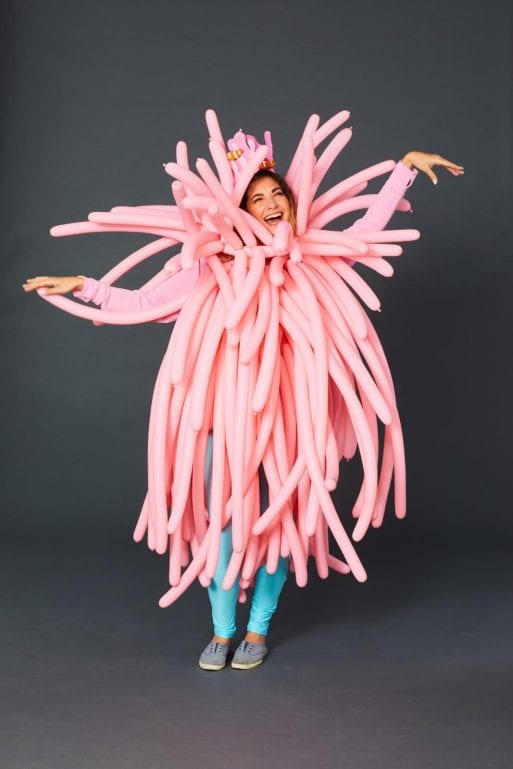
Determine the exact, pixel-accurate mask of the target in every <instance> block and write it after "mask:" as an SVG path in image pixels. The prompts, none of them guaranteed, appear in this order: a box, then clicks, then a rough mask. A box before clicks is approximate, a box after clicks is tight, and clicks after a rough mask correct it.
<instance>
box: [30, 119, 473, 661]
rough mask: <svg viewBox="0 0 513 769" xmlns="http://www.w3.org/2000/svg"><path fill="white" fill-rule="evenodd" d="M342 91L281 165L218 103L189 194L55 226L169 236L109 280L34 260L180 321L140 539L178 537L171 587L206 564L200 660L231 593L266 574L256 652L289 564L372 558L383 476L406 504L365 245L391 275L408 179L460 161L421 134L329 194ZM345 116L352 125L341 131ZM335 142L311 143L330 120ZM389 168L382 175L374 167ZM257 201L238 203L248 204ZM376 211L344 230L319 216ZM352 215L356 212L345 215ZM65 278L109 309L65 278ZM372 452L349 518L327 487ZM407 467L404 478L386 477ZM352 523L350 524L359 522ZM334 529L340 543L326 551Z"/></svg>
mask: <svg viewBox="0 0 513 769" xmlns="http://www.w3.org/2000/svg"><path fill="white" fill-rule="evenodd" d="M348 118H349V112H348V111H347V110H344V111H342V112H340V113H338V114H337V115H335V116H333V117H332V118H330V119H329V120H327V121H326V122H325V123H324V124H322V125H321V123H320V118H319V116H318V115H312V116H311V117H310V118H309V120H308V122H307V124H306V126H305V130H304V133H303V136H302V138H301V139H300V142H299V145H298V148H297V150H296V153H295V154H294V157H293V160H292V162H291V164H290V166H289V169H288V171H287V172H286V175H285V176H286V180H287V181H286V180H285V179H284V178H283V177H281V176H279V174H277V173H275V172H274V171H271V170H270V169H271V168H273V167H274V165H275V160H274V156H273V148H272V142H271V136H270V133H269V132H266V133H265V135H264V136H265V144H262V145H261V144H259V142H258V141H257V140H256V139H255V137H253V136H251V135H249V134H248V135H246V134H244V133H243V132H242V131H238V132H237V133H236V134H235V136H234V137H233V138H232V139H229V140H228V142H225V140H224V138H223V135H222V133H221V129H220V126H219V124H218V121H217V116H216V115H215V113H214V112H213V111H212V110H208V111H207V114H206V119H207V126H208V128H209V135H210V137H211V138H210V142H209V149H210V152H211V155H212V160H213V161H214V164H215V167H216V170H217V173H218V175H216V174H215V173H214V171H213V170H212V168H211V166H210V165H209V163H208V162H207V161H206V160H205V159H201V158H200V159H198V160H197V163H196V169H197V174H196V173H195V172H194V171H193V170H192V169H191V168H190V167H189V164H188V160H187V148H186V145H185V143H184V142H179V143H178V145H177V156H176V162H171V163H167V164H166V166H165V170H166V173H168V174H169V175H170V176H172V177H173V179H174V181H173V184H172V191H173V195H174V198H175V205H169V204H166V205H164V204H162V205H146V206H144V205H143V206H133V207H127V206H116V207H114V208H113V209H111V210H110V211H103V212H102V211H99V212H98V211H96V212H93V213H91V214H89V217H88V219H87V221H86V222H75V223H72V224H67V225H60V226H57V227H54V228H52V230H51V233H52V235H55V236H62V235H70V234H78V233H84V232H99V231H106V232H108V231H113V230H117V231H125V230H126V231H128V232H146V233H148V234H149V235H153V236H156V238H157V239H156V240H155V241H151V242H149V243H147V244H146V245H145V246H143V247H142V248H139V249H138V250H137V251H135V252H134V253H133V254H130V255H129V256H128V257H126V258H125V259H124V260H123V261H122V262H120V264H119V265H116V266H115V267H114V268H113V269H111V270H110V271H109V272H108V273H107V274H106V275H105V276H104V277H103V278H102V280H100V281H98V280H94V279H93V278H89V277H84V276H65V277H59V276H48V275H46V276H39V277H37V278H29V279H28V280H27V282H26V283H24V284H23V288H24V290H25V291H35V290H38V291H39V292H42V291H44V294H45V295H49V296H46V298H47V299H48V300H49V301H50V302H51V303H53V304H56V305H57V306H58V307H60V308H61V309H64V310H66V311H68V312H71V313H72V314H75V315H78V316H79V317H83V318H88V319H89V320H92V321H93V322H95V323H100V324H102V323H121V324H125V323H141V322H147V321H152V320H154V321H158V322H170V321H174V320H176V321H177V322H176V326H175V329H174V330H173V333H172V336H171V339H170V342H169V346H168V349H167V350H166V352H165V354H164V357H163V360H162V364H161V368H160V370H159V374H158V376H157V381H156V383H155V390H154V395H153V401H152V407H151V413H150V425H149V437H148V491H147V494H146V497H145V500H144V503H143V505H142V508H141V512H140V516H139V520H138V522H137V525H136V528H135V532H134V538H135V539H136V540H137V541H140V540H141V539H143V537H144V536H147V539H148V545H149V547H150V548H151V549H152V550H156V551H157V552H158V553H161V554H164V553H166V552H167V553H169V585H170V587H169V589H168V590H167V591H166V593H165V594H164V595H163V596H162V597H161V599H160V601H159V604H160V606H162V607H166V606H169V605H170V604H172V603H173V602H174V601H176V600H177V599H178V598H179V596H180V595H182V593H183V592H184V591H185V590H186V589H187V588H188V587H189V586H190V585H191V583H192V582H193V581H194V580H195V579H198V580H199V581H200V582H201V584H202V585H203V586H204V587H206V588H207V589H208V594H209V598H210V601H211V605H212V620H213V626H214V636H213V637H212V640H211V641H210V642H209V644H208V645H207V647H206V648H205V649H204V651H203V652H202V654H201V656H200V659H199V664H200V667H202V668H204V669H205V670H221V669H222V668H223V667H225V665H226V661H227V658H228V655H229V654H230V653H231V644H232V639H233V638H234V635H235V632H236V606H237V600H239V601H241V602H244V601H245V600H246V598H247V595H246V591H247V590H248V589H249V588H250V587H251V586H253V585H254V592H253V596H252V600H251V609H250V614H249V622H248V625H247V632H246V634H245V636H244V639H243V641H242V643H241V644H240V645H239V647H238V648H237V649H236V650H235V653H234V656H233V659H232V662H231V664H232V667H234V668H236V669H242V670H248V669H252V668H254V667H256V666H258V665H260V664H261V663H262V660H263V659H264V657H265V655H266V654H267V645H266V639H267V632H268V628H269V624H270V621H271V619H272V616H273V614H274V612H275V610H276V607H277V602H278V598H279V595H280V592H281V589H282V587H283V584H284V582H285V579H286V577H287V573H288V572H289V570H291V571H293V572H294V575H295V579H296V583H297V584H298V585H299V586H300V587H304V586H305V585H306V584H307V581H308V563H309V560H310V559H311V558H312V559H313V560H314V561H315V566H316V569H317V573H318V575H319V576H320V577H321V578H323V579H324V578H326V577H327V576H328V573H329V572H330V571H335V572H339V573H342V574H348V573H350V572H351V573H352V574H353V575H354V577H355V579H357V580H358V581H359V582H363V581H364V580H365V579H366V572H365V569H364V566H363V564H362V563H361V561H360V558H359V556H358V554H357V552H356V550H355V548H354V546H353V543H352V540H351V537H350V535H349V533H348V532H347V531H346V528H345V526H344V523H343V520H344V519H347V520H348V523H349V524H350V525H351V526H353V525H354V529H353V532H352V539H353V540H354V541H355V542H358V541H360V540H361V539H362V538H363V536H364V535H365V533H366V531H367V530H368V529H369V527H371V526H372V527H373V528H376V527H379V526H380V525H381V523H382V521H383V516H384V513H385V508H386V504H387V499H388V496H389V492H393V496H394V507H395V514H396V516H397V517H398V518H403V517H404V515H405V513H406V475H405V459H404V446H403V439H402V433H401V424H400V419H399V413H398V409H397V403H396V399H395V393H394V388H393V383H392V377H391V373H390V370H389V367H388V364H387V362H386V358H385V354H384V352H383V349H382V347H381V344H380V342H379V338H378V335H377V333H376V330H375V329H374V327H373V325H372V322H371V320H370V318H369V316H368V314H367V311H366V308H367V309H370V310H374V311H376V310H379V308H380V304H379V299H378V297H377V296H376V294H375V293H374V291H373V290H372V289H371V288H370V286H368V285H367V284H366V283H365V281H364V280H363V278H362V277H361V276H360V274H359V273H357V272H356V271H354V270H353V269H352V265H353V264H355V263H356V264H359V265H360V266H361V267H367V268H369V269H372V270H375V271H376V272H378V273H379V274H382V275H391V274H392V273H393V269H392V267H391V266H390V265H389V264H388V263H387V262H386V261H385V259H384V257H393V256H398V255H399V254H400V253H401V252H402V248H401V247H400V246H399V245H398V243H399V242H403V241H409V240H415V239H417V238H418V237H419V233H418V231H417V230H408V229H399V230H387V229H385V228H386V227H387V224H388V222H389V221H390V219H391V217H392V215H393V214H394V212H395V211H396V210H401V211H407V210H410V204H409V203H408V201H407V200H405V199H404V198H403V195H404V193H405V192H406V190H407V188H408V187H409V186H410V185H411V184H412V182H413V180H414V179H415V177H416V176H417V173H418V170H421V171H423V172H424V173H426V174H427V176H428V177H429V178H430V179H431V181H433V183H435V184H436V181H437V178H436V175H435V173H434V172H433V171H432V167H433V166H438V165H439V166H443V167H445V168H446V169H447V170H448V171H449V172H450V173H451V174H453V175H454V176H459V175H460V174H462V173H463V167H462V166H459V165H457V164H455V163H453V162H451V161H449V160H447V159H445V158H443V157H441V156H440V155H434V154H431V153H425V152H419V151H410V152H408V153H407V154H406V155H404V157H403V158H402V160H401V161H399V162H397V163H396V162H395V161H393V160H389V161H384V162H382V163H377V164H375V165H373V166H370V167H369V168H366V169H363V170H362V171H359V172H358V173H355V174H353V175H352V176H350V177H348V178H346V179H343V180H341V181H339V182H338V183H337V184H336V185H335V186H333V187H331V188H329V189H327V190H326V191H325V192H323V193H321V194H319V195H318V194H317V193H318V189H319V186H320V185H321V183H322V181H323V179H324V177H325V175H326V173H327V172H328V171H329V169H330V167H331V165H332V164H333V163H334V161H335V160H336V158H337V157H338V155H339V153H340V152H341V151H342V149H343V148H344V147H345V145H346V144H347V142H348V141H349V139H350V136H351V130H350V129H348V128H341V126H342V125H343V124H344V123H345V122H346V121H347V120H348ZM339 129H340V130H339ZM334 131H338V133H337V134H336V135H335V136H334V138H332V139H331V141H329V142H328V144H327V146H326V147H325V149H324V150H319V156H317V155H316V151H317V150H318V148H319V147H320V145H322V143H323V142H324V141H325V140H327V139H328V137H329V136H330V135H331V134H332V133H333V132H334ZM389 172H391V173H390V176H389V178H388V179H387V181H386V182H385V184H384V185H383V186H382V188H381V189H380V191H379V192H378V193H377V194H365V195H361V194H360V193H362V192H363V191H364V190H365V188H366V186H367V183H368V181H369V180H371V179H373V178H375V177H376V176H380V175H382V174H385V173H389ZM241 209H243V210H241ZM362 209H363V210H364V211H365V213H364V214H363V216H360V217H359V218H357V219H356V221H353V222H352V223H350V222H347V223H346V224H345V226H343V228H342V229H335V230H332V229H325V228H326V226H327V225H329V224H330V223H332V222H333V221H336V220H338V219H340V217H343V216H345V215H346V214H348V215H352V214H353V213H354V212H359V211H362ZM347 225H349V226H347ZM177 243H181V244H182V248H181V250H180V252H179V253H178V254H175V255H174V256H173V257H172V258H171V259H170V260H169V261H168V262H167V263H166V265H165V266H164V268H163V269H162V270H161V271H160V272H159V273H157V274H156V275H155V276H154V277H153V278H152V279H151V280H150V281H149V282H148V283H147V284H145V285H144V286H142V287H141V288H139V289H135V290H128V289H124V288H120V287H118V286H113V285H112V283H114V282H115V281H116V280H117V279H118V278H119V277H120V276H122V275H123V274H124V273H125V272H127V271H128V270H129V269H131V268H132V267H134V266H135V265H137V264H139V263H140V262H141V261H143V260H144V259H147V258H150V257H153V256H155V255H156V254H158V253H160V252H162V251H164V250H167V249H169V248H170V247H172V246H174V245H176V244H177ZM70 291H73V292H74V296H75V297H76V298H77V299H80V300H82V301H83V302H86V303H87V302H90V301H92V302H93V303H94V304H97V305H100V307H101V310H95V309H91V308H84V307H83V306H81V305H78V303H76V302H72V301H70V300H68V299H64V298H63V297H58V296H51V295H52V294H65V293H68V292H70ZM357 452H358V453H359V455H360V459H361V465H362V472H363V477H362V486H361V491H360V493H359V494H358V497H357V499H356V500H355V503H354V506H353V508H352V510H350V511H349V515H348V514H347V513H346V514H345V515H344V511H341V512H342V514H343V515H344V518H343V519H342V520H341V518H340V517H339V511H338V510H337V509H336V507H335V505H334V502H333V500H332V498H331V496H330V492H331V491H334V489H335V488H336V486H337V483H338V480H339V463H340V462H341V461H342V460H344V459H345V460H349V459H351V458H352V457H353V456H354V455H355V454H356V453H357ZM392 481H393V489H392ZM345 525H346V526H347V523H346V524H345ZM332 540H333V542H334V543H336V544H337V545H338V547H339V549H340V552H341V555H342V559H341V558H339V557H337V556H335V555H333V554H332V553H331V552H330V546H331V544H332Z"/></svg>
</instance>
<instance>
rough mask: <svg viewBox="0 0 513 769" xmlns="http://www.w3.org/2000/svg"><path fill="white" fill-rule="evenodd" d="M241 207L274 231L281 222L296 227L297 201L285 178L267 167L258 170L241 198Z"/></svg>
mask: <svg viewBox="0 0 513 769" xmlns="http://www.w3.org/2000/svg"><path fill="white" fill-rule="evenodd" d="M241 208H243V209H244V210H245V211H247V212H248V213H249V214H251V215H252V216H254V217H255V218H256V219H260V221H262V222H263V223H264V224H265V226H266V227H267V229H268V230H270V231H271V232H272V233H274V231H275V230H276V227H277V226H278V224H279V222H282V221H284V222H289V224H290V225H292V229H293V230H294V231H295V229H296V203H295V200H294V196H293V194H292V190H291V189H290V187H289V185H288V184H287V182H286V181H285V179H284V178H283V177H282V176H280V175H279V174H277V173H274V172H273V171H268V170H267V169H265V170H261V171H257V173H256V174H255V175H254V177H253V179H252V181H251V184H250V185H249V187H248V188H247V190H246V192H245V194H244V197H243V198H242V200H241Z"/></svg>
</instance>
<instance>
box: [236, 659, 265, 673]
mask: <svg viewBox="0 0 513 769" xmlns="http://www.w3.org/2000/svg"><path fill="white" fill-rule="evenodd" d="M263 661H264V658H263V657H262V659H261V660H258V662H232V668H235V670H252V669H253V668H257V667H258V666H259V665H261V664H262V662H263Z"/></svg>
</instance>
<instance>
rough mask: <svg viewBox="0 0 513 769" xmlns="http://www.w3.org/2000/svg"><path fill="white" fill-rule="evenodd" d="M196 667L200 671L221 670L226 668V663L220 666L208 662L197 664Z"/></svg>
mask: <svg viewBox="0 0 513 769" xmlns="http://www.w3.org/2000/svg"><path fill="white" fill-rule="evenodd" d="M198 665H199V666H200V668H201V669H202V670H222V669H223V668H225V667H226V662H224V663H223V664H222V665H212V664H209V663H208V662H198Z"/></svg>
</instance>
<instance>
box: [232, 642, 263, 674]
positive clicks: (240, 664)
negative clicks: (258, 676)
mask: <svg viewBox="0 0 513 769" xmlns="http://www.w3.org/2000/svg"><path fill="white" fill-rule="evenodd" d="M266 654H267V646H266V645H265V642H264V643H261V644H256V643H252V642H251V641H242V643H241V644H239V646H238V647H237V649H236V651H235V654H234V655H233V659H232V668H236V669H237V670H251V668H256V667H257V666H258V665H261V664H262V662H263V660H264V657H265V655H266Z"/></svg>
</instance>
